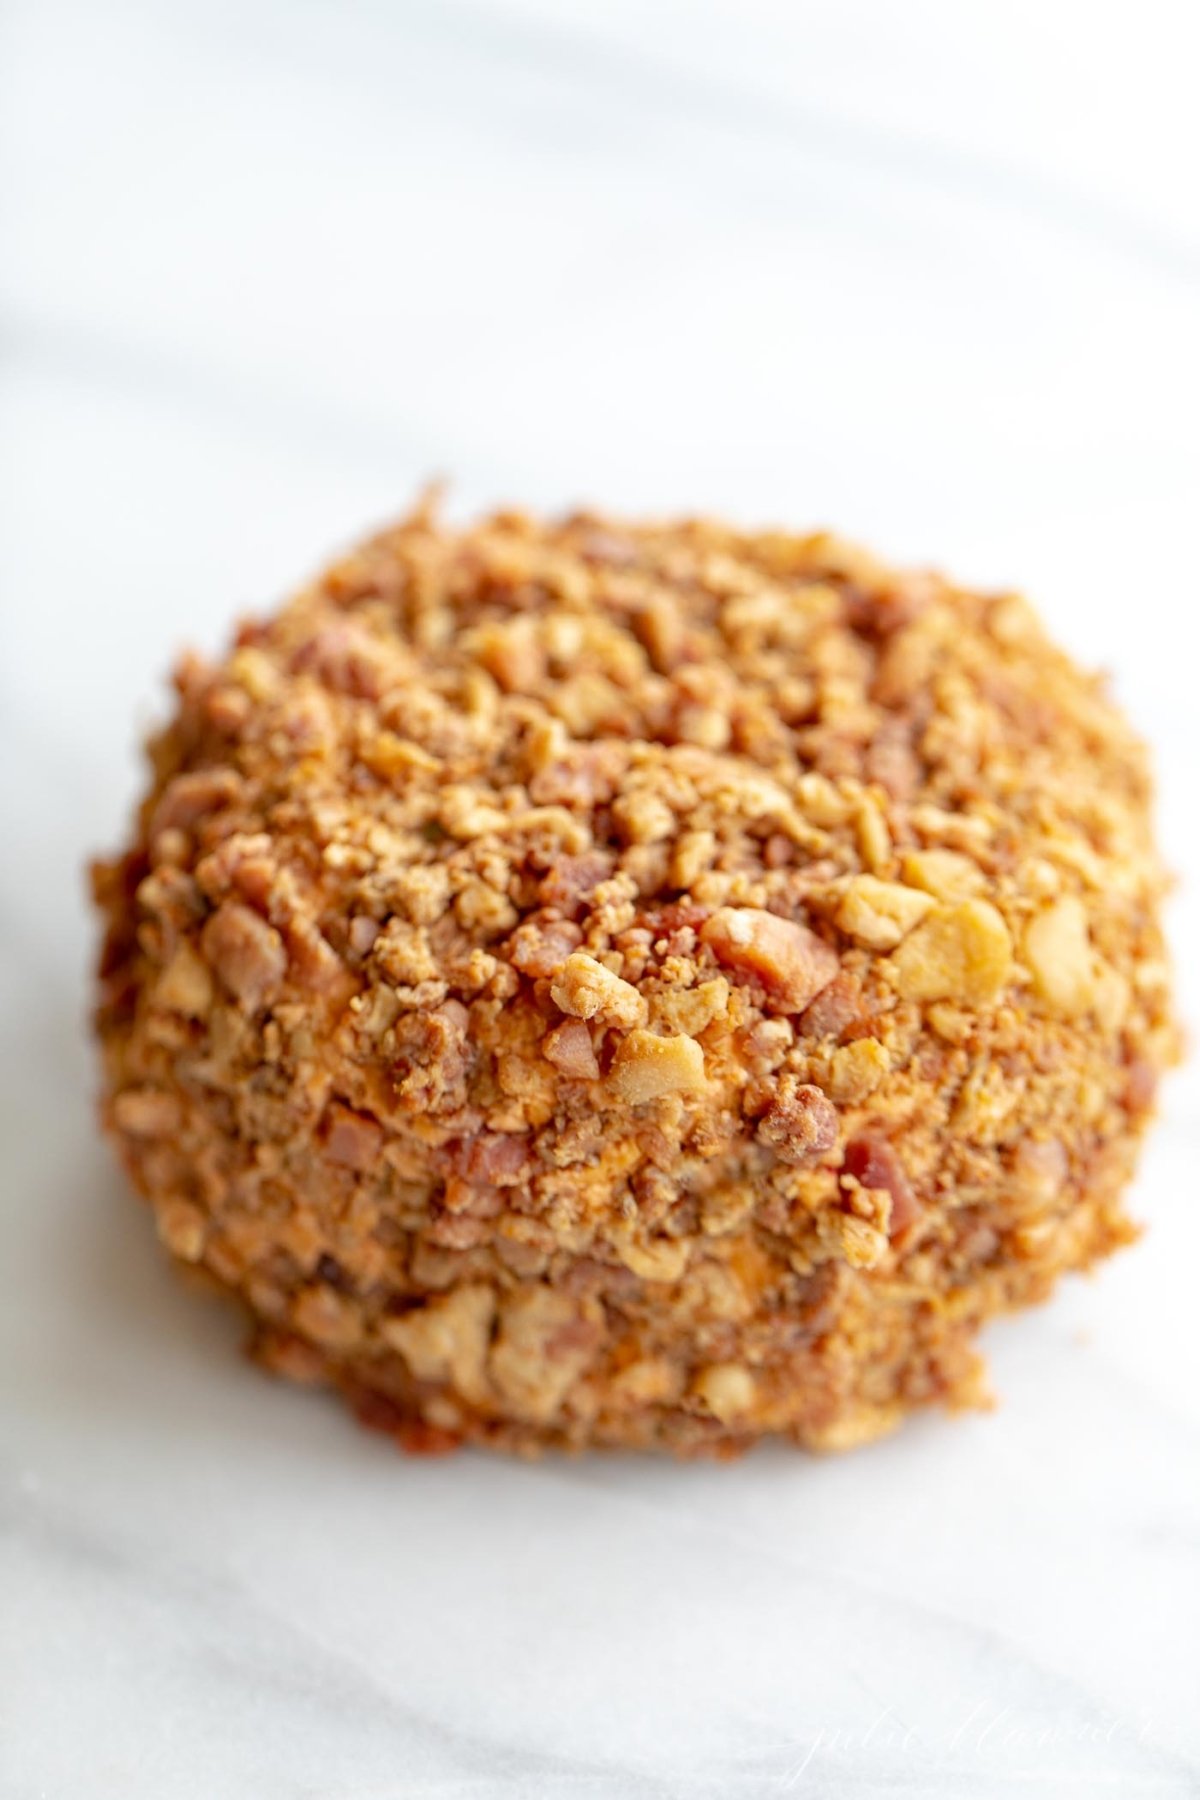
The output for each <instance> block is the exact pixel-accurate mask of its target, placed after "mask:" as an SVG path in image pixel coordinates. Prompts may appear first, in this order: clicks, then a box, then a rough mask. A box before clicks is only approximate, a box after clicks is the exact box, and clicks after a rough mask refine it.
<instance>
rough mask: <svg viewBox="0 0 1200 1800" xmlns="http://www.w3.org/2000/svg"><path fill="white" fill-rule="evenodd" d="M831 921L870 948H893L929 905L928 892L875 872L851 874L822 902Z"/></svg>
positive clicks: (931, 903)
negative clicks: (881, 878)
mask: <svg viewBox="0 0 1200 1800" xmlns="http://www.w3.org/2000/svg"><path fill="white" fill-rule="evenodd" d="M826 905H827V907H828V910H829V912H830V913H831V915H832V917H833V921H834V923H835V924H836V925H837V926H838V927H839V929H840V930H842V931H844V932H845V933H846V934H847V936H848V937H852V938H855V939H856V940H857V941H858V942H859V943H860V944H866V945H867V947H868V949H871V950H894V949H895V948H896V945H897V944H898V943H899V942H900V940H901V938H903V937H906V936H907V934H908V933H909V932H910V931H911V930H912V928H913V926H914V925H916V924H917V923H918V921H919V920H921V919H923V918H924V917H925V914H926V913H927V912H928V911H929V909H930V907H931V906H932V905H933V901H932V900H931V899H930V897H929V895H928V894H922V893H918V892H917V890H916V889H915V888H911V887H904V886H902V885H901V883H900V882H898V881H880V880H879V878H878V876H875V875H852V876H851V877H850V878H849V880H848V881H846V882H845V884H844V885H842V886H840V887H838V888H836V889H835V890H834V891H833V892H832V894H831V896H830V899H829V901H828V902H826Z"/></svg>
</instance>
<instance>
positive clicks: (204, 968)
mask: <svg viewBox="0 0 1200 1800" xmlns="http://www.w3.org/2000/svg"><path fill="white" fill-rule="evenodd" d="M212 996H213V984H212V976H211V975H210V974H209V971H208V965H207V964H206V963H205V962H204V960H203V958H202V957H201V956H200V955H199V954H198V952H197V951H196V948H195V946H194V945H193V944H192V943H191V942H190V941H189V940H187V939H186V938H185V939H184V941H183V942H182V943H181V944H180V945H179V947H178V949H177V950H176V952H175V954H174V956H173V957H172V958H171V960H170V962H169V963H168V964H167V966H166V968H165V969H164V970H163V972H162V974H161V975H160V976H159V979H158V988H157V990H156V994H155V998H156V999H157V1000H158V1002H159V1005H160V1006H167V1007H169V1008H170V1009H171V1011H172V1012H177V1013H182V1014H183V1016H184V1018H186V1019H203V1018H204V1017H205V1015H206V1014H207V1012H208V1009H209V1007H210V1006H211V1005H212Z"/></svg>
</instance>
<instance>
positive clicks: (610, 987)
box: [550, 950, 647, 1029]
mask: <svg viewBox="0 0 1200 1800" xmlns="http://www.w3.org/2000/svg"><path fill="white" fill-rule="evenodd" d="M550 997H551V999H552V1000H553V1001H554V1004H555V1005H556V1006H557V1007H558V1008H559V1010H560V1011H562V1012H565V1013H570V1014H571V1015H572V1016H573V1017H574V1018H576V1019H599V1020H600V1021H601V1023H602V1024H605V1025H617V1026H621V1027H622V1028H624V1029H628V1028H629V1027H630V1026H633V1025H644V1024H645V1022H646V1016H647V1006H646V1002H645V1000H644V999H643V998H642V996H641V994H639V993H638V991H637V989H636V988H635V987H634V986H633V985H632V984H631V983H630V982H628V981H622V979H621V977H620V976H619V975H614V974H613V972H612V970H611V969H606V968H605V966H604V964H603V963H602V962H597V961H596V958H595V957H594V956H589V955H588V954H587V952H586V951H584V950H576V951H574V952H573V953H572V954H571V955H570V956H568V958H567V960H566V961H565V962H564V964H563V966H562V968H561V970H560V971H559V973H558V974H557V975H556V976H555V978H554V980H553V981H552V982H551V984H550Z"/></svg>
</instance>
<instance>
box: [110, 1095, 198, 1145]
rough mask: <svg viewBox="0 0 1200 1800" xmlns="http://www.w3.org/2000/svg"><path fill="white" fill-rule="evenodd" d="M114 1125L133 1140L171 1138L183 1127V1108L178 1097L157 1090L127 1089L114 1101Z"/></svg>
mask: <svg viewBox="0 0 1200 1800" xmlns="http://www.w3.org/2000/svg"><path fill="white" fill-rule="evenodd" d="M112 1111H113V1124H114V1125H115V1126H116V1127H117V1130H118V1131H127V1132H128V1133H129V1135H130V1137H137V1138H157V1137H170V1135H171V1133H172V1132H174V1131H176V1130H177V1129H178V1127H179V1120H180V1116H181V1107H180V1104H179V1100H178V1097H177V1096H176V1095H175V1094H165V1093H161V1092H157V1091H156V1090H155V1089H153V1088H126V1089H125V1092H124V1093H123V1094H118V1095H117V1097H116V1099H115V1100H114V1101H113V1109H112Z"/></svg>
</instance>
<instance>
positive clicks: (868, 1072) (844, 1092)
mask: <svg viewBox="0 0 1200 1800" xmlns="http://www.w3.org/2000/svg"><path fill="white" fill-rule="evenodd" d="M890 1067H891V1058H890V1057H889V1056H888V1053H887V1051H886V1050H885V1049H884V1047H883V1045H882V1044H881V1043H880V1042H879V1039H878V1038H856V1039H855V1040H854V1042H853V1043H852V1044H843V1045H842V1046H841V1048H840V1049H838V1050H835V1051H834V1053H833V1060H832V1063H831V1066H830V1091H831V1092H832V1094H833V1098H834V1099H835V1100H840V1101H842V1102H858V1101H860V1100H865V1099H866V1098H867V1096H868V1094H873V1093H874V1092H875V1090H876V1088H877V1087H878V1086H879V1084H880V1082H881V1081H883V1080H884V1078H885V1076H886V1075H887V1072H888V1070H889V1069H890Z"/></svg>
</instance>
